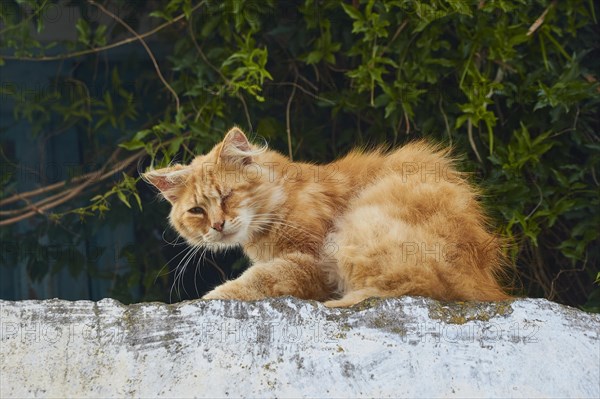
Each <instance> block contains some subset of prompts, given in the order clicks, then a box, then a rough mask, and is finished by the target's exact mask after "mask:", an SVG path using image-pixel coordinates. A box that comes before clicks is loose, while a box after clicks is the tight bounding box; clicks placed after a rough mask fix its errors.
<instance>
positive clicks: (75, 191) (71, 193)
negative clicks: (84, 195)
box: [0, 150, 145, 226]
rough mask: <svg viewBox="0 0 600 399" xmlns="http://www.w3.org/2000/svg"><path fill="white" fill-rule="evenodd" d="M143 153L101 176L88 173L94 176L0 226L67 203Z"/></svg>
mask: <svg viewBox="0 0 600 399" xmlns="http://www.w3.org/2000/svg"><path fill="white" fill-rule="evenodd" d="M143 154H145V150H142V151H138V152H137V153H135V154H134V155H132V156H130V157H129V158H126V159H125V160H123V161H121V162H119V163H117V165H116V166H115V167H114V168H112V169H111V170H109V171H107V172H105V173H103V174H102V175H100V176H99V177H97V176H98V172H95V173H90V174H88V175H92V176H91V177H90V178H88V179H87V180H86V181H84V182H83V183H82V184H80V185H79V186H77V187H74V188H72V189H69V190H67V191H65V192H64V193H60V194H64V195H55V196H54V197H58V199H56V200H54V201H52V202H48V199H44V200H42V201H39V202H38V203H34V204H31V205H28V206H27V207H25V208H24V209H23V211H25V210H27V209H34V210H33V211H29V212H26V213H24V214H21V215H19V216H15V217H13V218H10V219H4V220H0V226H6V225H9V224H13V223H17V222H20V221H22V220H25V219H28V218H30V217H31V216H34V215H35V214H38V213H40V212H44V211H47V210H49V209H52V208H55V207H57V206H58V205H61V204H63V203H65V202H67V201H68V200H70V199H72V198H74V197H76V196H77V195H79V194H81V192H82V191H83V190H84V189H85V188H86V187H87V186H89V185H91V184H93V183H98V182H100V181H102V180H105V179H107V178H109V177H111V176H112V175H113V174H114V173H115V172H117V171H119V170H120V169H122V168H124V167H125V166H127V165H129V164H131V163H132V162H133V161H135V160H136V159H137V158H139V157H140V156H142V155H143ZM110 162H112V159H111V160H109V162H107V163H106V164H105V165H104V166H103V167H102V168H101V169H100V171H103V170H105V169H106V167H107V166H108V164H109V163H110ZM94 175H96V177H94ZM61 184H62V183H61ZM16 196H17V199H23V195H20V194H17V195H16ZM40 202H43V203H44V204H43V205H42V206H39V203H40Z"/></svg>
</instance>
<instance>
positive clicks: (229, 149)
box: [217, 127, 254, 165]
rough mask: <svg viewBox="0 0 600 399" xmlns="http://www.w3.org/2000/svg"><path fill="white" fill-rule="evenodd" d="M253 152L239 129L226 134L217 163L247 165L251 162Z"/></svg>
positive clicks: (235, 128) (233, 129)
mask: <svg viewBox="0 0 600 399" xmlns="http://www.w3.org/2000/svg"><path fill="white" fill-rule="evenodd" d="M253 154H254V151H253V149H252V146H251V145H250V142H249V141H248V138H247V137H246V135H245V134H244V132H242V131H241V130H240V129H239V128H237V127H234V128H232V129H231V130H229V131H228V132H227V134H226V135H225V138H224V139H223V142H222V144H221V148H220V150H219V152H218V159H217V162H221V161H222V162H226V163H230V164H242V165H247V164H249V163H251V162H252V155H253Z"/></svg>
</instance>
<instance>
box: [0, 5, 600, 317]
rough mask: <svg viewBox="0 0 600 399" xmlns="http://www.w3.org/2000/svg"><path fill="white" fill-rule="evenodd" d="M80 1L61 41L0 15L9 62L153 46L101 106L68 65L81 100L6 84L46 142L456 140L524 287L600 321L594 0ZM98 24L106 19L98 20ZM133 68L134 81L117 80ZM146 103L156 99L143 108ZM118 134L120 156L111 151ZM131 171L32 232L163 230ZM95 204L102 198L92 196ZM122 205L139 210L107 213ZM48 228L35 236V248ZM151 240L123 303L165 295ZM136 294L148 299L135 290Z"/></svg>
mask: <svg viewBox="0 0 600 399" xmlns="http://www.w3.org/2000/svg"><path fill="white" fill-rule="evenodd" d="M71 3H73V4H74V5H76V6H77V7H79V9H80V10H81V11H82V13H81V15H82V17H81V18H80V19H78V20H77V22H76V23H75V27H76V30H77V40H76V41H71V42H66V43H55V42H50V43H42V42H40V41H39V39H37V38H36V37H37V36H36V35H35V34H33V33H32V32H31V30H30V28H29V27H30V26H31V25H33V26H35V27H37V30H38V31H41V32H43V30H44V21H43V19H42V18H40V17H39V16H40V15H43V14H44V12H45V11H47V10H48V7H51V6H53V5H56V3H53V2H52V3H51V2H46V3H44V5H43V6H39V5H38V4H37V2H34V1H24V2H19V3H16V2H8V3H6V4H8V5H3V9H2V14H1V15H0V18H2V20H3V22H4V24H5V28H3V32H2V34H3V36H4V38H3V41H4V43H5V46H4V47H5V50H4V51H3V55H2V58H1V59H2V62H3V63H6V64H9V63H16V62H22V63H26V62H44V61H40V60H46V59H47V60H54V59H58V60H75V61H76V62H77V63H80V64H81V65H82V66H86V67H87V68H91V67H90V66H89V65H95V64H98V63H99V62H100V60H101V59H102V57H103V56H104V55H105V54H106V51H109V50H108V49H106V47H107V46H110V45H107V43H115V42H119V41H123V40H128V42H127V43H131V44H127V45H128V46H130V47H134V46H138V47H139V48H142V47H141V46H142V44H145V42H148V43H149V47H148V48H147V49H145V51H146V52H147V54H144V55H143V56H139V55H138V56H136V57H132V59H131V60H130V61H129V62H128V63H123V65H121V66H115V67H113V69H112V70H110V71H104V72H106V73H105V75H106V74H109V75H110V79H106V78H105V81H104V82H103V84H105V85H106V86H107V87H108V89H107V90H106V91H104V93H103V94H102V95H98V96H94V95H90V94H89V90H87V85H90V84H95V83H96V82H95V81H93V80H92V81H91V82H89V81H88V82H83V81H82V80H81V79H76V78H75V77H74V76H73V72H72V69H69V67H67V65H65V64H64V63H58V64H57V66H56V68H57V71H56V80H55V81H54V82H53V83H54V85H55V86H58V85H63V87H64V85H71V86H72V90H69V96H68V97H65V96H64V93H61V91H59V90H56V91H51V92H49V93H47V96H40V98H36V99H35V101H19V98H18V97H19V96H17V95H15V93H12V92H11V91H10V90H8V89H6V88H4V95H12V96H13V97H14V99H15V107H14V113H15V117H16V118H17V119H27V120H28V121H29V122H30V123H31V125H32V130H31V135H32V136H33V137H37V138H38V139H39V138H40V137H46V136H47V135H48V133H47V132H46V129H47V126H48V124H49V123H50V121H56V120H60V121H61V122H59V123H58V124H59V128H58V129H57V130H60V129H66V128H67V127H69V128H71V127H74V128H77V129H78V131H79V132H80V134H81V135H86V134H87V136H86V137H87V138H86V140H87V141H88V143H89V145H90V148H93V151H95V152H98V153H101V154H105V155H104V156H105V157H106V158H108V157H109V156H110V154H113V159H111V165H112V164H117V163H118V162H119V161H122V160H126V161H127V157H128V156H129V159H130V162H129V163H124V164H123V167H126V166H128V165H131V163H132V162H135V161H137V160H138V159H141V157H142V156H143V155H149V159H150V161H149V162H152V163H153V164H155V165H165V164H167V163H169V162H171V161H172V160H173V159H177V160H179V161H184V162H185V161H187V160H189V159H190V158H191V157H193V155H194V154H197V153H202V152H204V151H206V150H207V149H209V148H210V147H211V146H212V145H213V144H214V143H215V142H217V141H218V140H219V139H220V138H221V136H222V134H223V132H224V131H225V130H226V129H227V128H229V127H230V126H232V125H233V124H238V125H240V126H242V127H243V128H244V129H245V130H246V131H251V132H253V133H255V134H256V135H258V136H262V137H265V138H266V139H268V141H269V142H270V144H271V146H272V147H274V148H277V149H279V150H281V151H282V152H285V153H288V154H289V155H290V156H292V157H293V158H294V159H306V160H312V161H327V160H331V159H333V158H334V157H336V156H339V155H341V154H343V153H345V152H346V151H347V150H348V149H350V148H352V147H354V146H356V145H368V144H376V143H383V142H386V143H393V144H394V145H400V144H402V143H403V142H406V141H408V140H413V139H415V138H418V137H428V138H431V139H432V140H437V141H443V142H445V143H447V144H449V145H452V146H454V147H455V152H456V153H457V154H462V155H464V159H463V160H464V165H465V168H466V169H467V170H469V171H471V172H473V175H474V177H475V179H476V180H477V181H478V182H480V183H481V184H482V185H484V186H485V189H486V195H485V197H484V200H485V201H486V203H487V206H488V209H489V210H490V213H491V215H492V216H493V217H494V219H495V221H496V222H497V225H498V226H500V227H499V229H500V231H501V233H502V234H504V235H506V236H507V237H508V238H509V239H510V242H511V244H512V245H510V246H509V248H508V250H507V251H509V254H510V259H511V260H512V262H513V264H514V266H515V270H516V272H517V273H516V276H517V280H518V281H516V283H517V285H518V286H520V287H521V293H522V294H524V295H530V296H545V297H548V298H550V299H553V300H557V301H560V302H564V303H567V304H573V305H580V306H582V305H583V306H585V307H586V308H587V309H589V310H593V311H599V310H600V290H599V289H598V287H597V285H596V286H594V280H595V279H597V278H598V277H599V276H600V273H599V272H600V267H599V264H598V259H599V249H598V248H599V247H600V246H599V240H600V239H599V226H600V217H599V215H598V209H600V195H599V194H600V191H599V186H600V184H599V181H598V176H599V171H598V165H599V162H600V156H599V149H600V136H599V135H598V133H597V132H598V131H600V129H599V119H600V118H599V115H600V114H599V113H598V104H599V101H600V86H599V85H598V83H597V79H598V71H599V67H598V63H599V62H600V61H599V60H600V54H599V50H598V46H597V42H598V37H600V36H599V33H600V32H599V28H598V24H597V19H596V14H595V11H596V10H595V8H594V7H595V4H594V2H592V1H583V0H575V1H569V2H556V1H524V0H523V1H520V0H497V1H496V0H494V1H488V0H481V1H480V0H477V1H475V0H473V1H470V0H432V1H427V2H420V1H414V0H396V1H383V0H368V1H365V0H361V1H358V0H354V1H352V2H349V1H347V2H345V1H341V0H321V1H318V0H305V1H304V2H303V3H302V4H299V5H298V4H297V3H296V2H286V1H282V2H275V1H259V0H224V1H218V2H217V1H212V0H211V1H201V2H194V3H192V1H190V0H171V1H169V2H168V3H158V4H161V8H152V9H149V8H148V7H150V6H149V5H146V4H144V3H143V2H138V3H135V5H132V4H128V3H124V2H116V3H115V4H116V6H113V8H112V9H111V10H112V11H111V10H109V9H107V8H105V7H108V6H107V5H98V4H97V3H94V2H92V1H88V2H83V1H73V2H71ZM154 4H155V5H156V3H154ZM11 7H12V8H11ZM15 10H18V11H15ZM92 11H94V12H95V13H92ZM116 11H120V12H116ZM98 13H100V14H103V15H105V16H109V21H110V22H109V23H107V24H104V23H99V21H98V18H95V19H94V18H91V17H90V15H98ZM143 21H145V22H147V23H148V22H149V23H151V24H152V26H154V27H155V28H153V30H151V31H150V32H151V33H150V34H149V35H146V34H144V33H142V32H137V33H132V32H136V30H137V29H140V28H139V26H140V25H142V24H141V22H143ZM140 35H141V36H140ZM124 36H125V37H128V38H129V39H122V37H124ZM142 42H144V43H142ZM122 45H125V44H122ZM115 47H118V46H115ZM150 47H152V48H154V49H160V52H157V53H156V54H154V53H153V52H152V49H151V48H150ZM57 48H59V49H60V52H59V53H55V52H56V49H57ZM8 49H10V51H8ZM49 54H50V55H49ZM142 57H149V58H150V59H152V61H153V62H152V63H148V62H145V60H143V61H142ZM154 62H156V63H155V64H154ZM53 65H54V64H53ZM132 71H135V72H134V73H135V74H136V76H135V84H130V85H126V84H124V82H126V80H124V79H123V76H131V75H132ZM97 75H98V76H100V74H97ZM97 79H100V78H97ZM148 96H151V99H152V101H151V105H147V104H146V103H144V102H143V101H141V100H140V99H144V98H148ZM142 105H143V106H142ZM115 139H116V140H118V141H119V147H120V148H121V149H122V151H121V152H117V153H113V151H114V150H115V148H114V144H113V142H111V140H115ZM127 152H129V154H127ZM131 154H133V157H132V156H131ZM147 159H148V158H147ZM12 162H14V161H12ZM109 166H110V165H107V166H106V167H105V168H104V169H103V170H105V171H106V170H108V169H109ZM123 167H121V169H123ZM9 175H10V174H9ZM135 179H138V177H137V173H136V172H135V170H133V171H132V170H128V173H127V174H125V175H123V177H122V179H120V180H118V181H117V182H116V183H115V184H112V185H109V186H108V187H107V185H106V182H107V180H102V181H100V182H93V183H89V187H90V189H89V190H87V189H86V190H82V193H80V194H81V195H79V194H78V195H77V196H74V198H73V199H72V200H71V199H69V200H68V201H65V202H64V203H61V204H59V205H57V206H56V207H53V208H51V209H48V210H45V211H44V212H43V213H44V216H45V217H44V216H40V215H37V214H36V216H32V217H35V218H36V229H37V230H47V231H49V230H48V229H51V230H55V229H56V225H57V223H60V224H63V225H64V224H67V225H73V224H75V223H78V219H79V218H83V219H85V220H90V219H92V218H94V217H97V216H103V217H106V218H107V219H111V220H115V221H116V220H119V221H123V220H132V219H135V220H136V221H137V223H138V229H141V230H140V234H141V235H143V236H144V237H147V236H148V235H149V234H148V233H147V232H148V231H160V230H161V229H162V226H163V225H164V223H165V219H164V216H165V214H166V212H167V209H166V208H167V207H165V206H162V205H155V204H152V205H150V206H149V207H150V208H151V209H150V210H149V209H148V207H146V203H147V202H148V201H147V199H148V193H147V192H145V191H144V189H141V186H140V185H136V180H135ZM83 181H87V180H83ZM13 183H14V176H13V177H10V176H8V177H6V176H5V179H4V183H3V184H4V187H3V190H2V192H3V196H4V197H10V196H11V193H12V191H13V189H12V186H11V184H13ZM80 183H81V182H80V181H78V182H70V183H69V184H68V185H67V187H77V186H76V184H80ZM113 183H114V182H113ZM138 189H141V190H142V191H141V192H138ZM88 191H90V192H88ZM140 193H141V194H142V196H145V197H144V200H142V199H140V197H139V195H140ZM84 194H85V195H84ZM86 198H91V201H90V202H89V203H87V204H86V203H84V202H81V200H82V199H86ZM77 201H79V202H77ZM118 203H121V204H123V205H124V206H126V207H127V208H131V210H127V211H123V209H121V210H120V211H119V210H118V209H116V210H115V209H113V208H115V207H117V208H118V207H119V205H117V204H118ZM142 205H143V206H144V207H145V208H144V211H143V212H144V213H143V214H142V215H140V214H139V213H140V212H141V210H142ZM25 208H27V206H25ZM12 209H14V208H11V210H12ZM28 210H29V211H31V209H28ZM23 212H25V211H23ZM23 212H21V213H17V215H21V214H23ZM154 213H156V216H154ZM150 214H152V216H150ZM150 218H151V219H150ZM140 221H141V222H140ZM7 224H8V223H7ZM4 230H5V231H6V232H7V233H6V234H9V233H8V230H7V229H4ZM10 234H15V233H14V231H11V232H10ZM38 235H39V231H38V232H35V233H33V232H31V233H29V237H30V239H33V240H34V241H35V240H36V237H37V236H38ZM32 237H33V238H32ZM36 243H37V245H39V242H38V241H36ZM153 245H154V244H152V243H150V244H148V243H147V242H145V243H142V242H140V246H139V247H137V248H130V249H129V251H128V252H127V251H126V255H127V256H131V257H133V258H135V260H136V261H135V262H133V263H132V264H134V265H135V267H131V268H130V269H129V270H127V271H126V274H125V277H126V278H124V279H122V280H120V281H125V282H126V283H123V284H121V286H120V288H121V289H120V290H116V291H115V295H116V296H118V297H119V298H121V299H125V300H137V299H140V298H141V299H151V298H159V299H160V298H163V299H164V298H165V297H164V294H161V291H160V290H161V289H163V286H161V285H160V284H159V285H158V289H157V288H156V287H157V284H156V283H155V282H154V280H155V277H156V272H157V270H158V269H160V268H161V267H162V266H163V265H164V259H162V258H161V257H157V256H158V255H159V254H156V253H157V252H159V251H157V249H156V248H149V247H152V246H153ZM153 253H154V254H156V256H153V255H150V256H149V254H153ZM157 261H159V263H160V264H157ZM34 269H35V268H32V270H34ZM75 269H77V268H76V267H75ZM46 272H47V270H42V271H41V272H39V273H38V274H39V275H37V277H39V276H40V275H43V274H45V273H46ZM163 283H164V284H165V285H167V284H168V282H167V281H166V280H165V281H163ZM140 285H141V286H143V287H145V290H143V291H142V294H139V295H137V296H131V294H126V293H128V292H130V290H129V288H131V287H136V286H140ZM594 287H595V288H594ZM166 291H168V290H163V291H162V292H166ZM126 295H129V296H126Z"/></svg>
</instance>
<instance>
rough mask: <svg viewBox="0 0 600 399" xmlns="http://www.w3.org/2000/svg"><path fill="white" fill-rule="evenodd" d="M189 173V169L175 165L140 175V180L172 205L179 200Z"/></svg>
mask: <svg viewBox="0 0 600 399" xmlns="http://www.w3.org/2000/svg"><path fill="white" fill-rule="evenodd" d="M190 171H191V170H190V168H189V167H186V166H183V165H179V164H177V165H173V166H169V167H166V168H162V169H154V170H150V171H148V172H146V173H144V174H142V179H144V180H145V181H147V182H148V183H150V184H152V185H153V186H154V187H156V188H157V189H158V190H159V191H160V194H161V195H162V196H163V197H164V198H165V199H166V200H167V201H169V202H170V203H174V202H175V201H177V198H179V194H180V192H181V189H182V188H183V186H184V184H185V180H186V178H187V176H188V175H189V173H190Z"/></svg>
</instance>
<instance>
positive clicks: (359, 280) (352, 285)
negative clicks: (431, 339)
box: [143, 127, 510, 307]
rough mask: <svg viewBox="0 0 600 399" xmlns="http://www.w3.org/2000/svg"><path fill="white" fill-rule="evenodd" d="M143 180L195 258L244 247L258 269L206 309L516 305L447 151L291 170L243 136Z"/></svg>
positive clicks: (351, 158) (419, 144) (362, 156)
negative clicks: (200, 252) (243, 304)
mask: <svg viewBox="0 0 600 399" xmlns="http://www.w3.org/2000/svg"><path fill="white" fill-rule="evenodd" d="M143 178H144V179H145V180H146V181H147V182H149V183H151V184H152V185H154V186H155V187H156V188H157V189H158V190H159V191H160V193H161V195H162V197H164V198H165V199H166V200H168V201H169V202H170V203H171V205H172V207H171V211H170V215H169V222H170V224H171V226H172V227H173V228H174V229H175V230H176V231H177V232H178V233H179V234H180V235H181V236H182V237H183V238H184V239H185V240H186V241H187V242H188V243H189V245H191V246H194V247H198V246H200V247H206V248H208V249H210V250H220V249H226V248H230V247H234V246H241V247H243V249H244V252H245V254H246V255H247V256H248V257H249V258H250V260H251V261H252V265H251V266H250V267H249V268H248V269H247V270H246V271H245V272H244V273H243V274H242V275H241V276H240V277H238V278H237V279H235V280H230V281H227V282H225V283H223V284H222V285H219V286H217V287H216V288H214V289H213V290H212V291H210V292H208V293H207V294H206V295H204V296H203V298H204V299H238V300H258V299H262V298H266V297H277V296H284V295H291V296H295V297H298V298H302V299H311V300H317V301H322V302H324V304H325V305H326V306H329V307H347V306H351V305H354V304H357V303H359V302H361V301H363V300H365V299H367V298H370V297H396V296H401V295H419V296H426V297H430V298H434V299H438V300H461V301H462V300H482V301H497V300H505V299H508V298H510V296H509V295H508V294H506V293H505V291H504V290H503V288H502V286H501V285H500V284H499V283H498V277H499V276H500V275H502V273H503V270H504V266H503V265H504V263H505V262H504V261H503V256H502V251H501V250H502V245H501V243H502V241H501V239H500V238H499V237H497V236H496V235H495V234H492V233H491V232H490V231H489V227H488V222H487V219H486V218H485V216H484V214H483V212H482V208H481V206H480V204H479V203H478V201H477V197H478V191H477V190H476V189H475V188H474V187H473V186H472V185H470V184H469V183H468V181H467V180H466V179H465V177H464V176H463V174H461V173H459V172H458V171H457V170H456V168H455V166H454V160H453V159H452V158H451V157H450V156H449V150H446V149H441V148H440V147H439V146H435V145H432V144H428V143H426V142H424V141H415V142H411V143H409V144H406V145H404V146H403V147H401V148H398V149H394V150H389V149H388V150H386V149H383V148H380V149H375V150H372V151H365V150H355V151H352V152H350V153H349V154H348V155H346V156H345V157H343V158H341V159H339V160H337V161H335V162H332V163H330V164H327V165H314V164H308V163H301V162H291V161H290V160H289V159H288V158H287V157H285V156H283V155H281V154H279V153H277V152H275V151H273V150H270V149H269V148H268V147H267V146H266V145H263V146H259V145H255V144H252V143H251V142H250V141H249V140H248V138H247V137H246V135H245V134H244V132H243V131H242V130H240V129H239V128H237V127H234V128H233V129H231V130H230V131H229V132H228V133H227V134H226V135H225V138H224V140H223V141H222V142H221V143H219V144H217V145H216V146H215V147H214V148H213V149H212V150H211V151H210V152H209V153H207V154H205V155H199V156H197V157H196V158H195V159H194V160H193V161H192V162H191V163H190V164H189V165H179V164H176V165H172V166H169V167H166V168H162V169H157V170H149V171H148V172H146V173H145V174H144V175H143Z"/></svg>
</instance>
